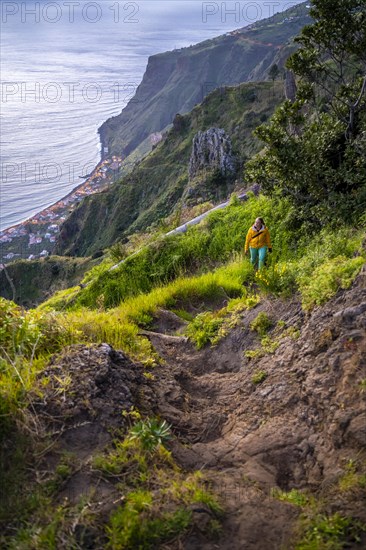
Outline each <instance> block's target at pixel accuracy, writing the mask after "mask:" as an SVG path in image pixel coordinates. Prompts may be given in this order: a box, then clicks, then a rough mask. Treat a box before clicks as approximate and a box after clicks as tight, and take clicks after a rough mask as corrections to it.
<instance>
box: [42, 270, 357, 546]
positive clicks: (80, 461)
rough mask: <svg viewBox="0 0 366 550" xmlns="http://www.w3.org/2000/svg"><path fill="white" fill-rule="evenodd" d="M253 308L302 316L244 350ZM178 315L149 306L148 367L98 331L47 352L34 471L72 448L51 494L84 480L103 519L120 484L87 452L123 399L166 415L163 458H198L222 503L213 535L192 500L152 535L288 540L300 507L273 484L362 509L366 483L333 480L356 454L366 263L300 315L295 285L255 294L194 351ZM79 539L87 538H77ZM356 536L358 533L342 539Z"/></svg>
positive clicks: (191, 461) (225, 542) (122, 424)
mask: <svg viewBox="0 0 366 550" xmlns="http://www.w3.org/2000/svg"><path fill="white" fill-rule="evenodd" d="M211 305H212V306H213V307H222V304H221V305H220V304H215V305H213V304H211ZM261 311H265V312H266V313H267V315H268V316H269V317H270V318H271V319H272V321H273V323H274V324H275V323H276V322H277V321H279V320H281V321H283V322H284V324H285V326H286V327H293V328H298V329H300V336H299V338H297V339H293V338H291V337H289V336H287V337H285V338H283V339H282V340H281V343H280V345H279V347H278V349H277V350H276V351H275V353H274V354H272V355H265V356H264V357H262V358H257V359H247V358H245V356H244V351H245V350H247V349H253V348H255V347H258V345H259V337H258V335H256V333H254V332H253V331H252V330H250V328H249V325H250V323H251V321H252V320H253V319H255V318H256V317H257V315H258V313H259V312H261ZM184 325H185V323H184V321H182V320H181V319H180V318H178V317H177V316H176V315H175V314H173V313H172V312H166V311H161V312H160V313H159V314H158V316H157V318H156V320H155V324H154V326H153V327H151V328H150V330H149V331H145V332H144V334H145V336H146V337H147V338H149V340H150V341H151V342H152V344H153V346H154V347H155V348H156V350H157V352H158V353H159V355H160V357H161V358H162V359H163V361H162V363H161V365H159V366H158V367H156V370H155V371H154V375H155V376H154V379H153V380H150V379H146V377H145V376H143V371H144V369H143V368H142V366H141V365H140V366H139V365H136V364H134V363H132V362H131V361H130V360H129V359H128V358H127V357H126V356H125V355H124V354H123V353H122V352H116V351H114V350H113V349H112V348H111V347H110V346H108V345H107V344H102V345H100V346H96V345H95V346H82V345H80V346H71V347H70V348H68V349H65V350H64V352H63V353H61V354H59V355H57V356H55V357H54V360H53V361H52V363H51V364H50V365H49V368H48V371H47V372H45V376H46V377H48V378H49V384H48V385H47V390H46V391H45V395H44V397H43V399H42V400H41V401H39V402H37V401H36V400H35V402H34V406H35V407H36V409H37V413H38V416H39V418H40V419H44V423H45V426H46V429H47V431H48V432H50V431H51V432H52V433H53V434H54V443H53V446H52V447H51V448H50V451H49V452H48V453H47V454H45V455H44V456H43V457H42V458H41V460H40V464H39V465H38V475H39V476H40V478H43V479H45V478H47V476H49V475H50V472H52V471H53V470H54V467H55V465H56V464H58V461H59V459H60V456H61V455H62V453H64V452H67V453H73V455H74V458H75V460H76V461H77V464H76V467H75V465H74V470H73V474H72V476H71V477H69V478H68V479H67V480H66V481H65V482H64V483H63V484H62V486H61V487H60V489H61V490H60V493H59V495H58V498H59V501H60V502H62V501H63V500H64V498H65V497H67V498H68V500H69V502H70V503H71V504H73V503H77V502H78V501H79V499H80V497H81V496H83V495H86V494H89V492H90V489H91V487H92V488H93V491H94V495H93V497H92V502H93V510H94V511H95V513H96V514H97V515H98V517H99V518H100V522H101V524H103V521H107V519H108V517H109V514H110V512H111V510H112V509H113V508H114V507H115V506H116V505H117V504H118V503H119V502H120V495H119V493H118V491H117V489H116V487H115V486H114V484H113V483H111V482H110V481H108V480H106V479H103V478H101V477H100V475H99V474H98V473H97V472H95V471H94V470H93V468H91V467H90V465H91V461H92V457H93V456H94V455H95V454H96V453H98V452H101V451H102V449H103V448H105V446H106V445H110V444H111V442H112V438H113V433H123V432H125V430H126V419H125V417H124V416H123V414H121V410H122V411H123V410H129V409H130V408H131V406H134V407H136V408H138V409H139V410H140V411H141V412H142V413H143V414H144V415H147V416H151V415H158V416H160V417H161V418H164V419H165V420H167V421H168V422H169V423H170V424H171V426H172V431H173V434H174V435H175V437H174V438H173V440H172V441H171V443H170V447H171V450H172V452H173V455H174V457H175V459H176V460H177V462H178V463H179V464H180V465H181V466H182V467H183V468H184V469H186V470H188V471H190V470H197V469H201V470H203V471H204V472H205V476H206V477H207V478H208V480H209V482H210V484H211V486H212V489H213V491H214V492H215V493H216V494H217V495H218V496H219V498H220V500H221V503H222V505H223V507H224V509H225V516H224V519H223V524H222V531H221V535H217V536H216V538H214V540H213V539H212V537H211V539H209V538H207V533H205V527H207V524H208V522H209V521H210V520H211V519H212V517H211V516H210V514H209V513H208V511H207V510H206V511H205V510H203V511H202V510H198V511H195V512H194V523H193V525H194V527H193V528H192V530H191V531H190V533H189V534H188V535H187V536H186V537H185V538H184V539H182V540H180V541H179V542H178V543H177V542H175V543H173V544H171V545H169V544H168V545H163V546H162V548H164V549H166V550H177V548H179V549H182V550H211V549H212V550H213V549H216V548H217V549H220V550H283V549H286V550H290V549H292V548H294V545H293V538H292V537H293V530H294V527H295V525H296V521H297V519H298V516H299V508H298V507H296V506H294V505H291V504H288V503H285V502H281V501H279V500H278V499H275V498H274V497H273V496H271V489H272V488H274V487H277V488H279V489H282V490H285V491H288V490H291V489H292V488H296V489H301V490H310V491H311V492H312V493H313V494H315V495H317V496H319V497H325V498H326V502H328V509H327V510H326V511H327V512H328V513H330V514H334V513H335V512H337V511H339V512H340V513H341V515H349V516H352V517H355V518H359V519H360V520H361V521H363V522H366V506H365V504H366V493H365V491H364V490H362V491H361V490H358V491H355V492H354V494H353V493H352V494H350V493H349V492H346V493H344V494H343V495H342V494H340V492H339V491H337V490H336V489H337V487H338V480H339V478H340V476H341V475H342V474H343V473H344V471H345V467H346V464H347V463H349V461H350V460H353V461H358V462H359V461H365V460H366V403H365V397H366V393H365V391H364V390H363V389H362V388H363V386H360V382H361V381H364V380H365V379H366V331H365V328H366V270H364V271H363V272H362V273H361V274H360V276H359V277H358V278H357V281H356V282H355V284H354V285H353V287H352V288H351V289H350V290H348V291H342V292H339V294H338V295H337V296H336V297H335V298H333V299H332V300H331V301H330V302H329V303H328V304H326V305H325V306H324V307H321V308H316V309H315V310H314V311H313V313H312V314H311V315H307V316H306V315H305V314H304V313H303V312H302V309H301V306H300V304H299V302H298V301H297V300H295V299H294V300H292V301H291V302H289V301H282V300H272V301H271V300H267V301H266V300H264V301H262V302H261V303H260V304H259V305H257V306H256V307H255V308H253V309H251V310H249V311H246V312H243V315H242V318H241V320H240V323H239V325H237V326H236V328H234V329H233V330H231V332H230V333H229V334H228V335H227V336H226V337H225V338H224V339H223V340H221V341H220V342H219V343H218V344H217V345H216V346H213V347H212V346H211V347H210V346H207V347H206V348H204V349H202V350H200V351H198V350H197V349H195V348H194V346H193V345H192V344H191V343H190V342H189V341H188V340H187V338H185V337H184V336H183V334H182V332H183V330H184ZM257 371H263V372H265V373H266V378H265V380H264V381H262V382H261V383H260V384H255V383H254V382H253V381H252V377H253V374H254V373H256V372H257ZM332 491H333V492H332ZM333 493H334V494H333ZM88 529H89V528H87V530H86V531H85V532H84V534H83V538H82V539H80V540H81V543H80V544H81V547H85V548H99V547H100V548H102V547H103V544H104V542H103V540H104V539H103V538H101V539H98V537H99V536H100V532H99V531H97V532H93V531H90V532H89V530H88ZM102 537H103V536H102ZM87 539H88V540H89V539H90V540H91V541H94V542H91V543H90V545H89V546H88V545H87V544H86V542H85V541H86V540H87ZM98 540H100V541H101V542H100V544H99V543H98V544H99V546H98V544H97V546H95V544H96V542H95V541H98ZM177 544H178V546H177ZM93 545H94V546H93ZM365 545H366V539H364V540H362V541H360V543H359V545H357V544H356V543H351V544H350V546H349V548H354V549H356V548H359V549H361V548H364V547H365Z"/></svg>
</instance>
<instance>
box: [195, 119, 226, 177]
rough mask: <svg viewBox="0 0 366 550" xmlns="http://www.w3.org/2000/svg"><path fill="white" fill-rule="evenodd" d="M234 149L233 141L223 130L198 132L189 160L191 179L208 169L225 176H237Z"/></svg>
mask: <svg viewBox="0 0 366 550" xmlns="http://www.w3.org/2000/svg"><path fill="white" fill-rule="evenodd" d="M232 149H233V148H232V144H231V139H230V138H229V136H228V135H227V134H226V132H225V130H223V129H222V128H209V129H208V130H206V132H197V134H196V135H195V136H194V139H193V145H192V154H191V158H190V160H189V169H188V173H189V177H190V179H192V178H194V177H195V176H196V175H197V174H198V173H199V172H200V171H201V170H205V169H206V168H207V169H216V170H218V171H219V172H220V173H221V174H222V175H223V176H226V175H229V174H235V168H236V162H235V157H234V155H233V150H232Z"/></svg>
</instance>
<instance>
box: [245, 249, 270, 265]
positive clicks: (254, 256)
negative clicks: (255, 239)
mask: <svg viewBox="0 0 366 550" xmlns="http://www.w3.org/2000/svg"><path fill="white" fill-rule="evenodd" d="M267 250H268V246H262V247H261V248H251V247H249V251H250V261H251V263H252V265H254V267H255V266H256V265H257V262H258V269H261V268H262V267H263V266H264V262H265V259H266V256H267Z"/></svg>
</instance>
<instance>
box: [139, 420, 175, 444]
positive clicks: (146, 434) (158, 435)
mask: <svg viewBox="0 0 366 550" xmlns="http://www.w3.org/2000/svg"><path fill="white" fill-rule="evenodd" d="M129 438H130V439H131V440H134V439H138V440H139V441H140V442H141V446H142V448H143V449H145V450H146V451H154V450H155V448H156V447H157V446H158V445H163V444H164V443H165V442H167V441H168V440H169V439H170V426H169V424H168V423H167V422H166V420H158V419H157V418H148V419H147V420H140V421H139V422H137V424H135V426H133V428H131V430H130V432H129Z"/></svg>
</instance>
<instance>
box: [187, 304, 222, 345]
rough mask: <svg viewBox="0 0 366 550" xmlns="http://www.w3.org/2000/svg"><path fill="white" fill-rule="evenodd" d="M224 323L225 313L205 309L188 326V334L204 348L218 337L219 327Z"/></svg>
mask: <svg viewBox="0 0 366 550" xmlns="http://www.w3.org/2000/svg"><path fill="white" fill-rule="evenodd" d="M223 323H224V317H223V314H222V313H221V312H220V313H212V312H211V311H205V312H204V313H200V314H198V315H197V316H196V317H195V318H194V320H193V321H192V322H191V323H190V324H189V325H188V327H187V335H188V337H189V338H191V339H192V340H193V341H194V342H195V344H196V346H197V348H198V349H201V348H203V347H204V346H205V345H206V344H207V343H208V342H212V340H213V339H214V338H216V336H217V333H218V331H219V329H220V328H221V327H222V325H223Z"/></svg>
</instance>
